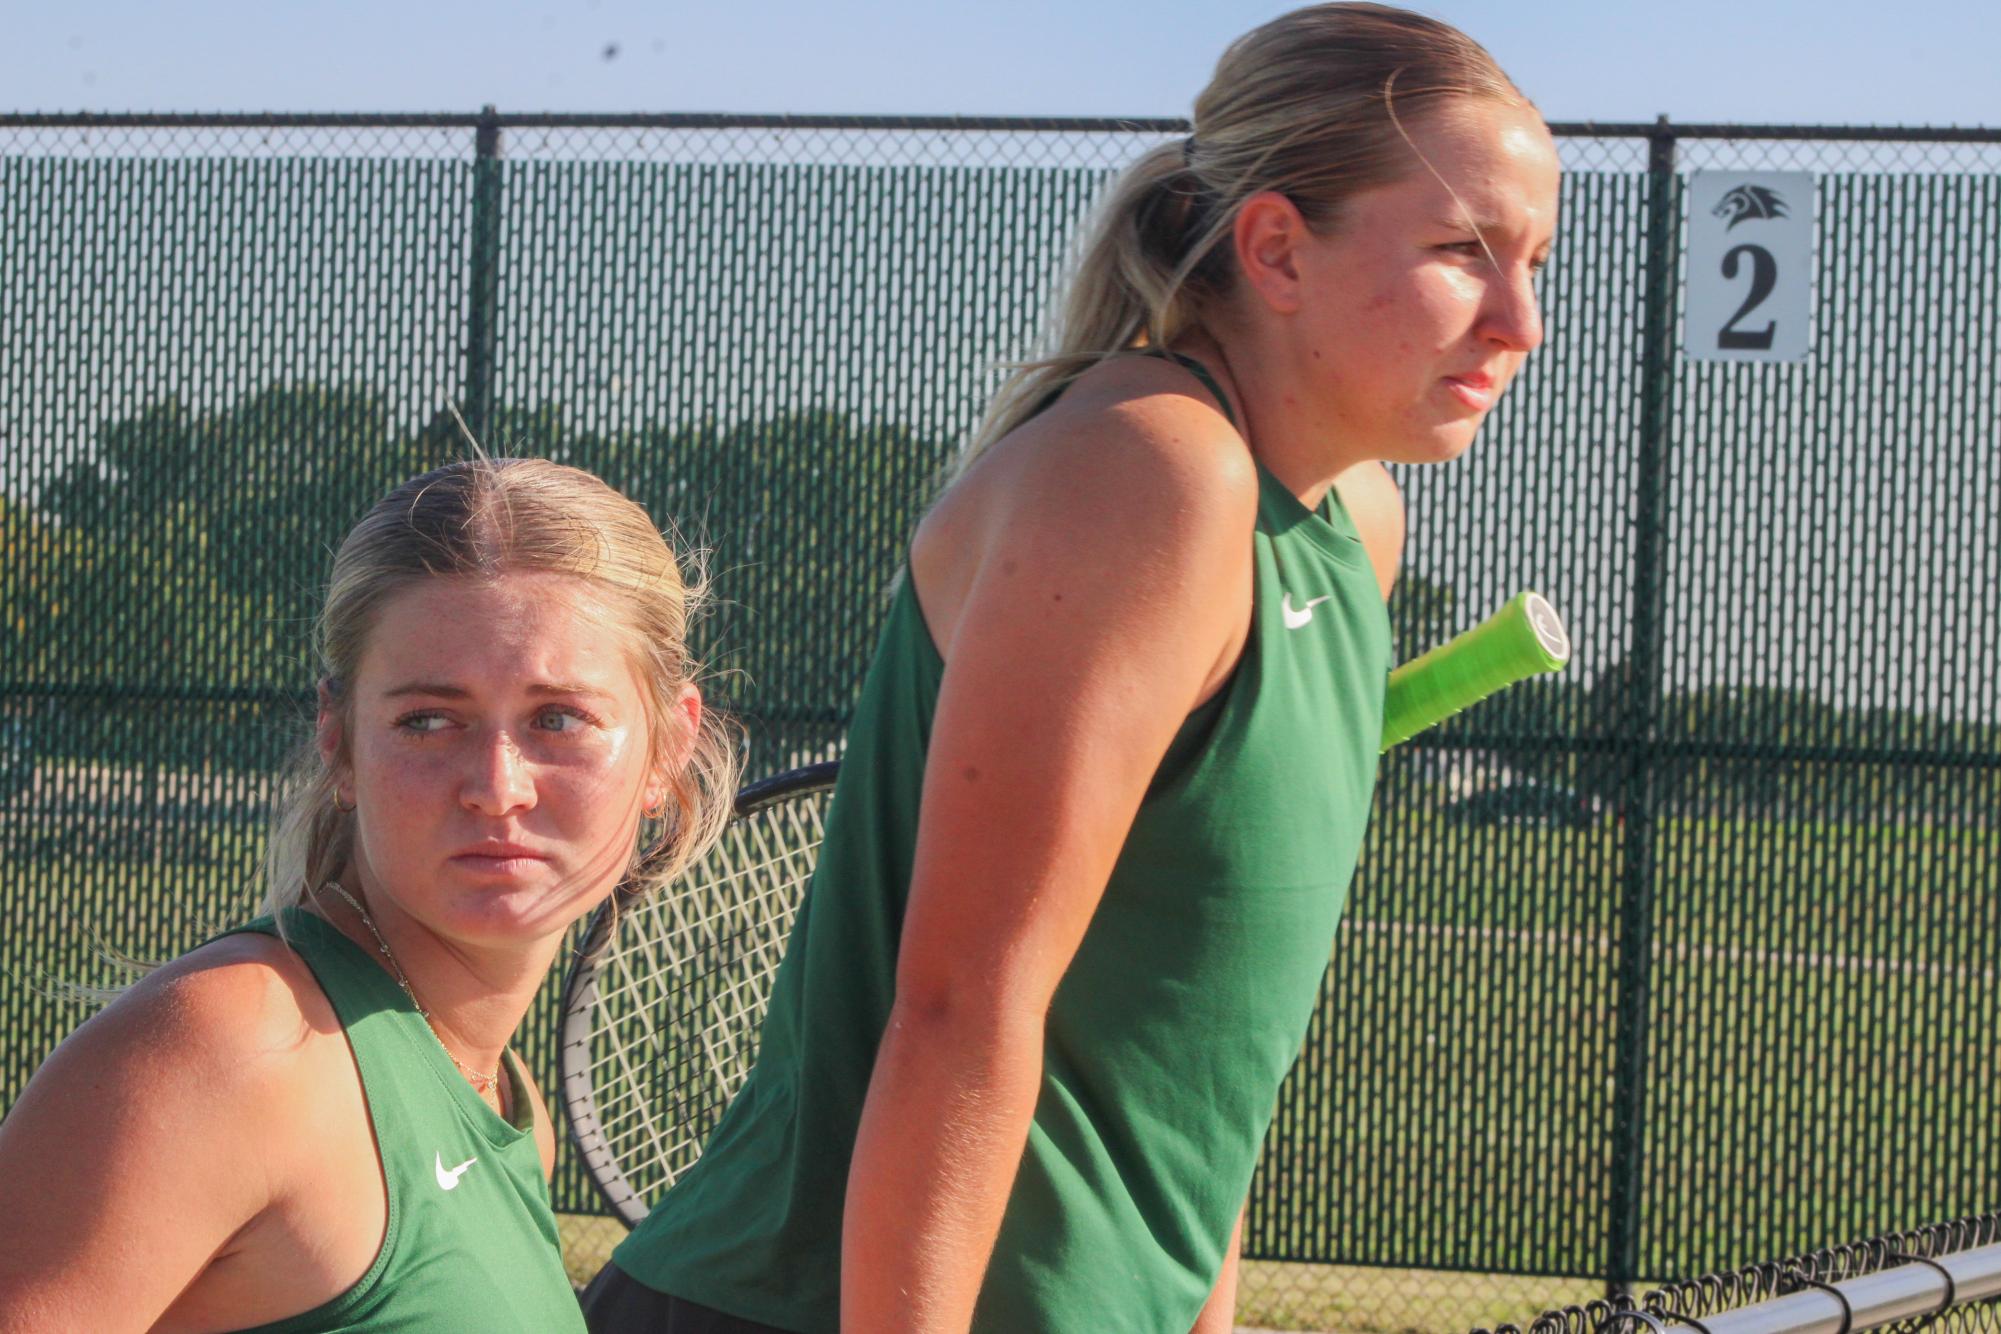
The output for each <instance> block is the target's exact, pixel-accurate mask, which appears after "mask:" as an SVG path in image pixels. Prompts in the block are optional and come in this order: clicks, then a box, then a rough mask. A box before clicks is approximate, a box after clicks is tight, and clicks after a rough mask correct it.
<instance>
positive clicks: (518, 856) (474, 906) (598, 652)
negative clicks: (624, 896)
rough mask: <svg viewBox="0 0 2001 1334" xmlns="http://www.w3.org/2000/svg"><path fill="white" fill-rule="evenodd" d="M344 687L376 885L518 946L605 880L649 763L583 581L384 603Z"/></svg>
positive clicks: (596, 892)
mask: <svg viewBox="0 0 2001 1334" xmlns="http://www.w3.org/2000/svg"><path fill="white" fill-rule="evenodd" d="M351 691H352V700H353V712H352V715H351V718H352V721H351V726H350V732H349V748H350V757H351V761H352V767H351V769H350V770H349V772H348V774H347V779H348V787H349V790H350V792H351V799H352V800H353V801H354V803H355V806H356V812H355V817H354V818H355V822H356V844H357V846H356V864H357V865H356V869H357V871H358V873H359V874H360V876H361V879H362V883H363V884H364V885H365V886H366V887H367V888H368V889H369V891H370V892H371V893H372V894H377V895H387V896H388V897H390V898H392V899H394V900H395V902H396V904H397V906H398V907H399V908H400V909H401V910H402V911H403V912H404V913H406V914H407V915H409V916H411V917H414V918H416V919H418V920H419V921H421V922H423V923H424V924H425V925H426V926H428V927H429V928H430V929H431V930H432V931H433V932H435V933H437V934H439V935H441V936H444V937H447V938H454V939H460V940H466V941H479V942H485V943H501V942H511V943H520V942H523V941H526V940H531V939H535V938H539V937H543V936H547V935H550V934H553V933H556V932H560V931H562V930H563V929H564V928H566V927H567V926H568V925H569V924H570V923H571V922H574V921H575V920H576V919H577V918H578V917H580V916H582V915H583V914H584V913H586V912H588V911H589V910H590V909H591V908H593V907H594V906H596V904H597V903H598V902H599V901H601V900H602V899H603V898H604V896H605V895H606V894H608V893H609V892H610V890H611V888H612V886H613V885H614V884H615V883H616V882H617V880H618V877H619V875H620V874H621V873H622V872H623V871H624V869H625V867H626V865H627V862H628V860H629V858H630V855H631V851H632V848H633V841H634V839H635V837H636V836H637V829H638V822H639V818H640V811H641V807H642V806H643V805H645V804H647V803H648V802H649V801H650V800H652V799H653V798H654V797H655V796H656V795H657V791H658V786H659V783H660V782H661V775H660V774H659V772H658V771H657V767H656V766H655V765H654V764H653V763H652V762H651V758H650V754H649V744H648V736H647V732H648V729H647V724H646V716H645V705H644V702H643V696H642V694H641V685H640V681H639V678H638V676H637V674H636V673H635V671H634V670H633V668H632V666H631V663H630V660H629V658H628V656H627V654H626V652H625V648H624V644H623V642H622V639H621V637H620V636H619V635H618V634H617V633H616V632H614V631H613V630H612V629H611V628H610V627H609V625H608V624H607V623H606V620H605V618H604V616H603V615H602V613H601V611H600V608H599V607H598V606H597V604H596V603H595V602H594V601H593V600H592V597H591V594H590V590H589V588H588V586H586V585H585V584H583V583H582V582H581V581H579V580H576V579H572V578H569V577H568V576H564V575H551V574H527V573H511V574H504V575H501V576H499V577H498V578H493V579H473V578H467V577H458V576H451V577H440V578H436V579H427V580H425V581H423V582H421V583H419V584H416V585H414V586H412V587H411V588H409V589H407V590H405V591H404V592H402V593H400V594H398V595H397V596H396V597H395V598H393V599H391V600H390V601H389V602H388V603H387V604H386V605H385V606H384V607H383V609H382V611H381V613H380V615H379V617H378V618H377V620H376V623H375V626H374V629H373V631H372V632H371V633H370V635H369V638H368V644H367V647H366V649H365V650H364V652H363V654H362V659H361V663H360V666H359V668H358V670H357V671H356V673H355V679H354V681H353V683H352V686H351Z"/></svg>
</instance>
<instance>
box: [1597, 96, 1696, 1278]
mask: <svg viewBox="0 0 2001 1334" xmlns="http://www.w3.org/2000/svg"><path fill="white" fill-rule="evenodd" d="M1647 143H1648V149H1647V217H1646V255H1647V271H1646V287H1645V294H1644V299H1645V303H1646V304H1645V312H1644V315H1643V320H1642V324H1641V332H1640V344H1641V350H1640V358H1641V365H1640V441H1639V445H1640V453H1639V477H1638V479H1637V487H1636V494H1635V501H1634V515H1633V536H1634V546H1635V550H1634V557H1633V644H1632V656H1631V657H1630V658H1629V659H1628V661H1630V662H1631V663H1632V671H1631V673H1630V675H1629V677H1628V679H1627V681H1626V682H1625V683H1624V684H1625V692H1624V693H1625V699H1624V701H1623V703H1624V707H1623V709H1622V710H1621V717H1620V721H1619V728H1618V734H1619V740H1620V749H1621V751H1622V752H1623V754H1624V757H1625V766H1624V767H1625V775H1624V778H1625V781H1624V783H1623V784H1622V787H1623V790H1624V804H1625V821H1624V825H1623V828H1624V832H1625V872H1626V884H1625V895H1624V900H1623V903H1622V906H1621V912H1620V924H1619V979H1618V1003H1617V1011H1616V1013H1617V1018H1616V1024H1617V1038H1616V1041H1617V1050H1616V1053H1615V1056H1614V1059H1613V1067H1612V1069H1613V1093H1612V1181H1611V1187H1612V1189H1611V1195H1610V1200H1609V1204H1610V1214H1611V1217H1610V1220H1609V1221H1610V1228H1609V1236H1608V1239H1607V1240H1608V1246H1607V1253H1606V1279H1607V1282H1608V1287H1609V1290H1610V1291H1611V1292H1612V1293H1613V1294H1614V1295H1617V1294H1619V1293H1621V1292H1623V1291H1625V1290H1626V1289H1627V1287H1628V1285H1630V1284H1631V1283H1632V1282H1634V1281H1635V1280H1636V1279H1638V1278H1639V1276H1640V1275H1639V1263H1640V1226H1641V1205H1642V1203H1643V1201H1642V1198H1641V1188H1642V1173H1643V1172H1644V1170H1645V1165H1646V1164H1645V1134H1646V1124H1645V1116H1646V1091H1647V1079H1646V1076H1647V1069H1646V1056H1647V1009H1648V1002H1649V994H1648V990H1649V985H1648V984H1649V981H1650V978H1649V976H1648V973H1649V963H1650V958H1649V956H1650V955H1651V953H1652V950H1653V913H1654V903H1653V894H1654V850H1655V831H1654V816H1655V811H1654V800H1655V783H1654V779H1655V772H1654V771H1655V766H1656V764H1657V763H1658V760H1659V755H1658V753H1657V743H1658V740H1659V737H1658V722H1659V720H1658V718H1657V716H1656V704H1657V701H1658V700H1659V699H1660V692H1661V651H1662V644H1661V640H1662V627H1661V620H1662V584H1663V580H1662V571H1661V565H1662V561H1663V557H1664V554H1665V553H1664V551H1663V540H1662V539H1663V531H1664V525H1663V523H1662V509H1663V505H1664V498H1665V492H1666V489H1667V458H1668V443H1669V431H1670V427H1671V421H1670V411H1671V407H1672V399H1673V393H1674V370H1675V364H1674V355H1675V335H1674V325H1675V311H1676V300H1675V296H1676V290H1675V289H1676V279H1677V276H1678V273H1679V262H1678V261H1679V259H1680V254H1681V235H1680V233H1681V191H1680V189H1679V186H1678V182H1677V180H1676V177H1675V131H1674V128H1673V126H1671V125H1670V124H1669V122H1668V118H1667V117H1666V116H1665V115H1663V116H1662V117H1661V118H1660V119H1659V120H1658V121H1657V122H1656V123H1655V125H1654V128H1653V130H1652V131H1651V132H1650V133H1649V134H1648V136H1647Z"/></svg>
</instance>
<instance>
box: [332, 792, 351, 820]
mask: <svg viewBox="0 0 2001 1334" xmlns="http://www.w3.org/2000/svg"><path fill="white" fill-rule="evenodd" d="M354 806H355V803H353V802H351V801H349V802H343V801H342V800H341V799H340V793H338V792H336V793H334V799H333V808H334V809H335V810H337V811H339V812H340V813H341V814H342V815H351V814H353V813H354Z"/></svg>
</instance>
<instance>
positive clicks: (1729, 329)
mask: <svg viewBox="0 0 2001 1334" xmlns="http://www.w3.org/2000/svg"><path fill="white" fill-rule="evenodd" d="M1740 255H1749V256H1750V257H1751V295H1749V296H1747V297H1745V298H1744V304H1743V305H1741V306H1739V307H1737V313H1736V314H1735V315H1732V316H1731V317H1730V321H1729V323H1727V324H1725V325H1724V326H1723V328H1722V329H1721V330H1719V331H1718V332H1717V335H1716V346H1718V347H1720V348H1758V349H1766V348H1770V347H1771V345H1772V334H1773V332H1774V331H1775V330H1776V329H1777V328H1778V321H1777V320H1768V321H1766V323H1765V327H1764V328H1762V329H1740V328H1738V327H1737V325H1738V324H1739V322H1741V321H1742V320H1743V319H1744V317H1745V316H1746V315H1749V314H1750V313H1751V312H1752V311H1754V310H1756V309H1757V308H1758V307H1759V306H1760V305H1762V304H1764V300H1765V298H1766V297H1768V296H1770V295H1771V294H1772V289H1773V288H1774V287H1776V286H1778V284H1779V262H1778V261H1777V260H1775V259H1773V258H1772V252H1771V251H1769V250H1767V249H1765V247H1763V246H1761V245H1740V246H1735V247H1732V249H1731V250H1730V252H1729V253H1728V254H1726V255H1724V256H1723V276H1724V277H1725V278H1733V279H1734V278H1735V277H1736V276H1737V268H1738V264H1737V258H1738V256H1740Z"/></svg>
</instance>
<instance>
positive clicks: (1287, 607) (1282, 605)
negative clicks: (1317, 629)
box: [1278, 593, 1334, 630]
mask: <svg viewBox="0 0 2001 1334" xmlns="http://www.w3.org/2000/svg"><path fill="white" fill-rule="evenodd" d="M1333 596H1334V595H1333V594H1332V593H1328V594H1326V595H1324V596H1322V597H1317V598H1315V599H1313V601H1311V602H1309V603H1307V604H1306V605H1305V606H1303V607H1295V606H1293V605H1292V594H1290V593H1287V594H1286V595H1285V596H1284V597H1283V598H1281V599H1280V600H1279V608H1278V609H1279V611H1280V612H1282V613H1283V614H1284V615H1285V628H1286V629H1288V630H1297V629H1298V628H1299V627H1300V626H1302V625H1305V624H1306V623H1307V622H1308V621H1310V620H1312V619H1313V609H1314V608H1315V607H1317V606H1319V605H1320V604H1321V603H1323V602H1325V601H1327V599H1328V598H1331V597H1333Z"/></svg>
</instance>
